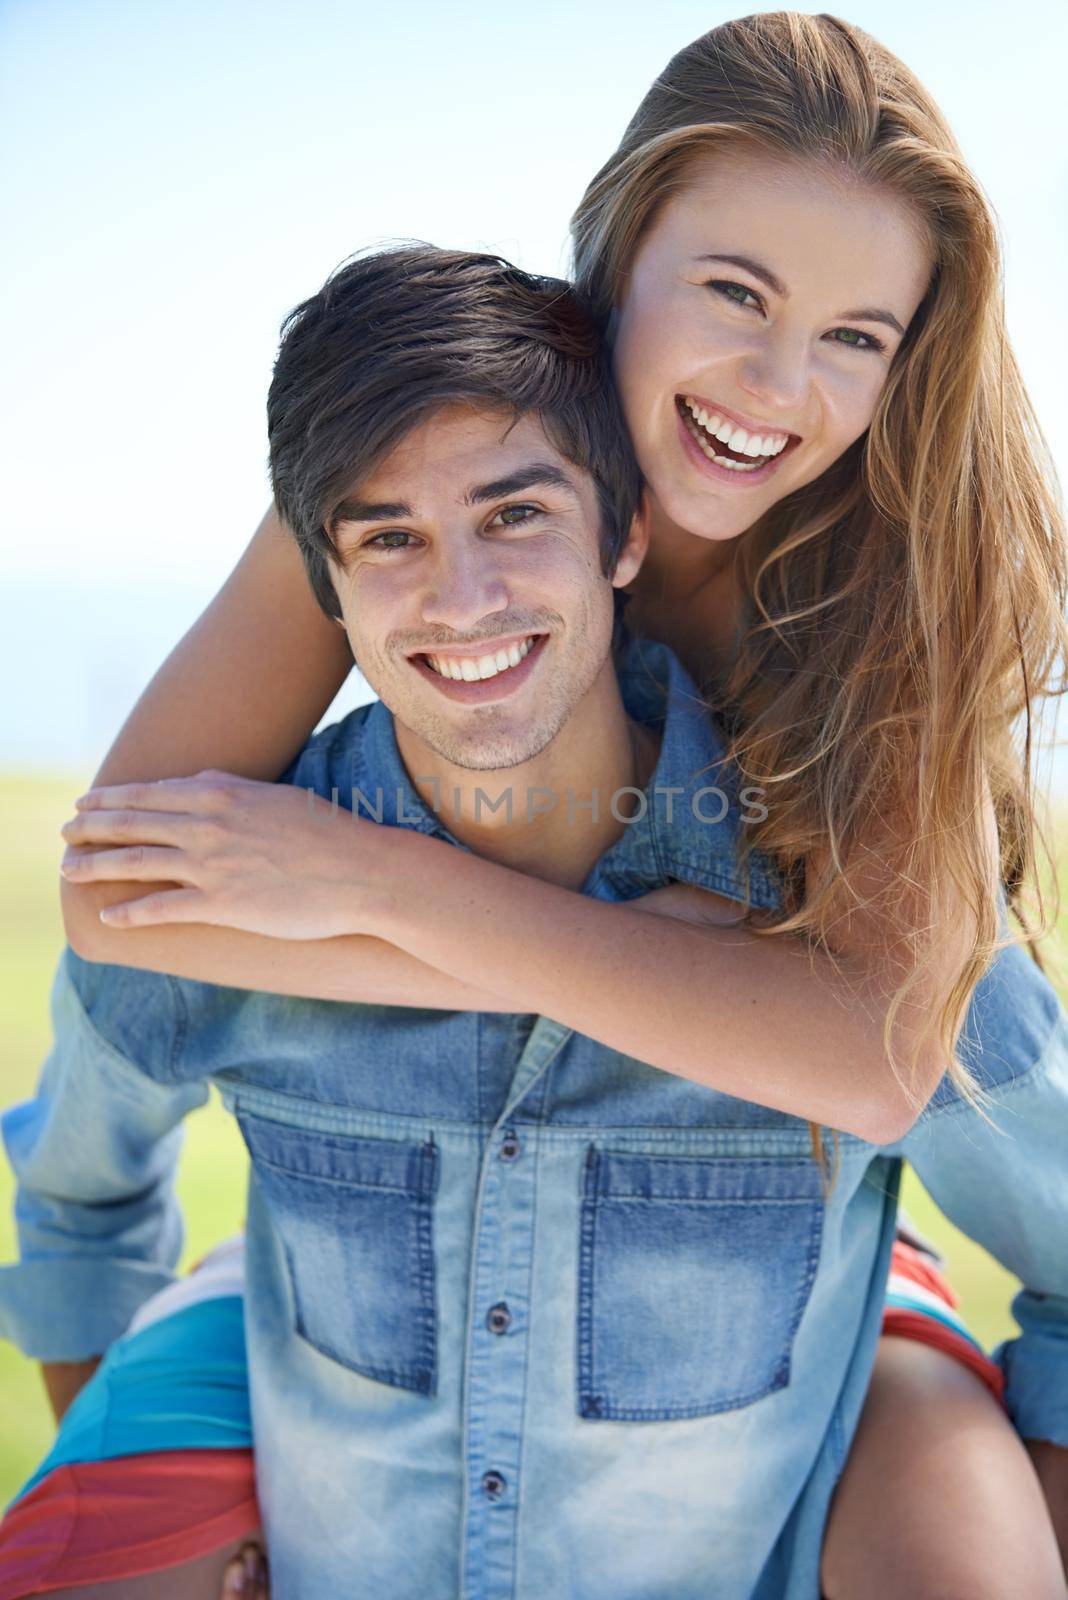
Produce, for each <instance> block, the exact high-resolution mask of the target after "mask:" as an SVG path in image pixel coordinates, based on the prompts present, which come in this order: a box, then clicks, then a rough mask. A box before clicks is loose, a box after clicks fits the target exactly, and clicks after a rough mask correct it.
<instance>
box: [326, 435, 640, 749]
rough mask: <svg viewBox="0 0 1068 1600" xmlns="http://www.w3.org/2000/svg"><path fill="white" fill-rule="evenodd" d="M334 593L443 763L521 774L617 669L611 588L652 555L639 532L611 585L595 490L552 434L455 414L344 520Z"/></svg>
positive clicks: (358, 493) (359, 495)
mask: <svg viewBox="0 0 1068 1600" xmlns="http://www.w3.org/2000/svg"><path fill="white" fill-rule="evenodd" d="M333 534H334V541H335V544H336V545H337V548H338V551H339V554H340V556H341V560H342V563H343V565H342V566H341V567H340V568H334V570H333V578H334V587H335V589H336V591H337V595H338V599H339V601H340V604H341V610H342V618H343V622H344V626H345V629H346V632H347V633H348V636H349V641H350V643H351V645H352V652H353V655H354V657H355V659H356V663H357V665H358V667H359V668H360V671H361V672H362V673H363V675H364V677H365V678H366V679H367V681H368V683H369V684H370V685H371V687H372V688H373V689H374V690H375V691H376V693H377V694H378V695H379V697H380V698H381V699H382V701H383V702H384V703H385V704H386V705H387V706H388V707H389V709H390V711H392V713H393V715H394V716H395V717H396V718H397V720H398V721H399V722H401V723H402V724H403V725H404V726H405V727H406V728H407V729H408V730H409V731H410V732H411V733H412V734H414V735H415V736H416V737H417V738H418V739H420V740H422V741H423V743H424V744H425V745H426V746H428V747H429V749H431V750H433V751H434V752H435V753H436V754H437V755H438V756H440V757H441V758H442V759H444V760H445V761H448V762H451V763H452V764H453V765H454V766H457V767H463V768H468V769H470V770H473V771H480V772H488V771H493V770H498V769H501V768H507V767H513V766H518V765H519V764H520V763H521V762H524V761H529V760H530V759H531V758H532V757H533V756H536V755H537V754H538V753H539V752H540V751H541V750H543V749H544V748H545V747H546V745H548V744H549V743H550V742H551V741H552V740H553V739H554V738H555V737H556V735H557V733H558V732H559V731H560V729H561V728H562V727H563V726H564V724H565V722H567V721H568V720H569V718H570V717H571V716H572V714H573V713H574V711H575V710H576V708H577V707H578V706H579V704H580V702H581V701H582V699H583V697H584V696H585V695H586V693H587V692H588V690H589V689H590V687H591V685H592V684H593V683H594V681H595V680H596V678H597V676H598V674H599V673H600V672H601V671H602V670H606V669H607V670H609V671H611V670H612V665H611V657H610V647H611V638H612V620H613V604H612V588H613V585H615V586H622V585H624V584H626V583H629V582H630V579H631V578H632V577H633V576H634V574H635V573H636V572H637V570H638V567H639V566H640V564H641V558H642V555H643V554H644V551H645V540H644V532H643V530H642V528H641V527H640V524H639V522H638V521H637V520H636V522H635V526H634V528H633V529H632V530H631V534H630V538H629V541H628V544H627V545H626V546H625V547H624V550H623V552H622V554H621V556H620V559H619V563H618V565H617V568H616V572H615V574H614V575H613V577H612V578H611V579H608V578H606V577H605V576H604V574H603V573H602V571H601V566H600V553H599V551H600V514H599V510H598V506H597V494H596V489H595V486H594V483H593V480H592V478H590V477H589V475H588V474H587V473H584V472H582V471H580V469H579V468H578V467H575V466H573V465H572V463H571V462H569V461H567V460H566V459H565V458H564V457H563V456H562V455H560V453H559V451H557V450H556V449H555V448H554V447H553V446H552V444H550V442H549V440H548V438H547V437H546V434H545V432H544V430H543V428H542V426H541V423H540V421H539V420H538V418H537V417H534V416H525V417H523V418H521V419H520V421H519V422H518V423H514V424H513V422H512V420H511V418H510V417H509V416H506V415H504V414H502V413H501V412H497V411H481V410H476V409H475V408H473V407H471V406H468V405H460V404H450V405H447V406H443V407H441V408H440V409H438V410H437V411H434V412H432V413H431V414H430V415H429V416H428V417H426V418H425V419H424V420H422V421H421V422H420V423H418V424H417V425H416V427H414V428H413V429H412V431H411V433H409V434H408V435H407V437H406V438H405V439H403V440H402V441H401V443H400V444H399V445H397V447H396V448H395V449H394V450H393V451H392V452H391V453H390V454H389V455H388V456H387V457H386V458H385V459H384V460H383V461H382V462H381V463H380V465H379V466H378V467H377V468H376V469H375V471H374V472H373V473H372V474H371V476H370V477H369V478H367V479H366V480H365V481H363V482H362V483H360V484H359V485H358V487H357V488H356V489H355V490H354V492H353V493H352V494H350V495H349V496H348V497H347V498H346V500H345V501H344V502H343V504H342V506H341V507H340V508H339V511H338V513H337V515H336V516H335V518H334V522H333Z"/></svg>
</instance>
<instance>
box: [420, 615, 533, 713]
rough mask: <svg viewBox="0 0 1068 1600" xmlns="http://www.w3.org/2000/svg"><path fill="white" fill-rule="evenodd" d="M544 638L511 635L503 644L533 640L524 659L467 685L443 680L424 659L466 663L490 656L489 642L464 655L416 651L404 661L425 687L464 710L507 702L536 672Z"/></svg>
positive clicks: (455, 650) (500, 646)
mask: <svg viewBox="0 0 1068 1600" xmlns="http://www.w3.org/2000/svg"><path fill="white" fill-rule="evenodd" d="M548 637H549V635H548V634H547V633H539V634H533V633H520V634H513V635H511V636H510V638H509V639H508V640H507V643H519V642H520V641H521V640H523V639H530V638H533V639H534V643H533V644H532V645H531V647H530V649H529V650H528V651H527V653H526V655H525V656H524V657H523V659H522V660H521V661H520V663H519V665H518V666H515V667H507V668H505V669H504V670H503V671H501V672H497V673H495V674H494V676H493V677H492V678H474V679H472V680H470V681H468V680H466V679H457V678H445V677H443V676H442V675H441V673H440V672H435V671H434V668H433V667H432V666H431V665H430V663H429V662H428V661H427V659H426V655H427V654H431V655H436V656H441V655H451V656H452V657H453V658H454V659H455V658H456V657H458V656H464V655H466V656H467V657H468V658H469V659H474V658H475V657H476V655H492V654H493V653H494V651H493V649H492V648H491V642H490V641H487V642H486V643H485V644H484V645H479V646H477V647H475V648H472V647H471V646H468V648H467V649H466V650H465V651H461V650H458V649H456V648H455V647H453V648H452V649H451V650H449V651H446V650H433V651H429V652H423V651H419V652H418V654H416V655H410V656H409V657H408V660H409V661H410V663H411V665H412V666H413V667H414V668H415V670H416V671H417V672H418V673H419V674H420V676H421V677H423V678H425V679H426V680H427V681H428V682H429V683H432V684H433V685H434V687H435V689H437V690H438V691H439V693H440V694H443V695H444V696H445V698H446V699H447V700H455V701H457V702H458V703H459V704H460V705H468V706H481V705H490V704H492V703H494V702H495V701H498V700H507V699H509V698H510V697H511V696H512V695H513V694H516V693H517V692H518V691H519V690H520V689H521V688H522V687H523V685H524V684H525V683H526V682H527V681H528V680H529V679H530V678H531V677H532V675H533V673H534V672H535V670H536V668H537V664H538V662H539V661H540V660H541V657H542V655H543V654H544V652H545V643H546V641H547V639H548ZM498 648H501V649H503V648H504V644H503V643H502V644H501V645H499V646H498Z"/></svg>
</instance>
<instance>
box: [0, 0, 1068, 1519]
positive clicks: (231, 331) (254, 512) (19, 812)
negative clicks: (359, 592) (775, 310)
mask: <svg viewBox="0 0 1068 1600" xmlns="http://www.w3.org/2000/svg"><path fill="white" fill-rule="evenodd" d="M759 9H762V10H763V9H771V8H768V7H760V8H759ZM804 9H808V8H804ZM741 10H742V8H741V7H737V8H736V7H731V6H723V5H696V4H693V3H692V0H658V3H657V5H655V6H647V5H636V4H630V3H626V0H622V3H616V4H612V5H609V4H607V3H605V0H588V3H585V4H582V5H578V6H576V5H575V4H574V0H567V3H563V0H540V3H539V4H538V6H537V7H536V8H535V7H508V8H505V7H501V6H499V5H496V4H490V3H489V0H467V3H465V0H460V3H453V4H450V5H449V6H438V5H431V4H430V3H429V0H409V3H408V4H407V5H404V6H393V7H383V6H381V5H378V4H371V3H369V0H348V3H344V4H341V3H336V0H301V4H300V5H299V6H298V5H297V4H296V3H295V0H291V3H288V4H281V3H271V0H255V3H253V0H210V3H208V0H0V149H2V150H3V151H4V152H5V154H4V157H3V162H2V165H0V211H2V214H3V216H4V217H5V219H6V223H7V228H6V237H7V240H8V243H7V246H6V248H5V250H4V252H3V255H2V259H0V283H2V285H3V299H2V307H3V320H2V327H3V336H2V343H3V357H2V361H0V471H2V482H3V485H4V492H3V497H2V501H0V593H2V597H3V598H2V610H0V683H2V685H3V694H2V698H0V851H2V852H3V859H2V860H0V881H2V882H3V884H4V890H5V897H4V904H3V909H2V913H0V1008H2V1009H0V1102H3V1103H4V1104H7V1103H10V1102H11V1101H13V1100H15V1099H18V1098H20V1097H22V1096H24V1095H25V1094H28V1093H29V1092H30V1091H31V1089H32V1085H33V1082H34V1078H35V1076H36V1073H37V1070H38V1068H39V1066H40V1063H41V1060H42V1058H43V1056H44V1054H45V1052H46V1051H47V1049H48V1046H49V1041H50V1028H49V1020H48V991H49V986H50V983H51V978H52V972H53V968H54V964H55V960H56V957H57V955H58V953H59V951H60V949H61V948H62V939H63V934H62V924H61V921H60V917H59V907H58V888H57V884H58V862H59V857H60V854H61V853H62V841H61V839H60V837H59V833H58V829H59V826H60V824H61V823H62V822H63V821H64V819H65V818H66V817H68V816H69V815H71V813H72V810H73V798H74V796H75V795H77V794H79V793H80V792H81V791H82V789H83V788H84V787H86V786H87V785H88V784H89V782H90V781H91V779H92V776H93V774H94V772H95V770H96V768H97V766H98V765H99V763H100V761H101V759H102V757H103V755H104V752H105V751H106V749H107V747H108V745H109V743H110V741H111V739H112V738H113V737H114V735H115V733H116V732H117V730H118V728H119V725H120V724H121V722H122V720H123V718H124V717H125V715H126V713H127V712H128V711H129V709H130V707H131V706H132V705H133V703H134V701H135V700H136V698H137V696H138V694H139V693H140V690H141V689H142V688H143V686H144V684H145V682H146V681H147V680H148V678H149V677H150V676H151V674H152V672H153V671H154V670H155V668H156V667H157V666H158V665H159V663H160V661H162V659H163V658H164V657H165V656H166V654H167V653H168V651H169V650H170V648H171V647H172V645H173V644H174V643H175V642H176V641H177V639H178V638H179V637H180V636H181V635H182V633H183V632H184V631H185V629H186V628H187V627H188V626H189V624H190V623H191V622H192V621H193V619H194V618H195V617H196V616H197V615H198V614H199V612H200V611H201V609H202V608H203V607H204V605H205V604H206V603H207V602H208V600H209V599H210V598H211V597H212V595H213V594H214V593H215V592H216V590H217V589H218V588H219V587H220V585H221V584H222V582H223V580H224V578H225V577H226V576H227V574H228V573H229V572H230V570H231V568H232V567H233V566H234V564H235V563H236V561H237V559H238V557H239V555H240V553H241V551H242V550H243V548H244V546H245V544H246V543H247V541H248V539H249V538H250V536H251V533H252V530H253V528H254V526H255V524H256V523H257V521H258V519H259V517H260V515H261V514H262V511H263V509H264V507H265V505H266V503H267V501H268V498H269V493H268V486H267V473H266V464H265V463H266V437H265V426H264V400H265V396H266V390H267V384H268V381H269V378H270V371H271V365H272V362H273V359H274V354H275V350H276V344H277V335H278V327H279V324H280V322H281V320H282V317H283V316H284V315H285V313H286V312H287V311H288V310H289V308H290V307H291V306H293V305H294V304H295V303H296V302H297V301H299V300H300V299H302V298H303V297H304V296H306V295H307V294H309V293H311V292H312V291H314V290H315V289H316V288H317V287H318V286H319V284H320V283H321V282H322V280H323V278H324V277H325V276H326V275H327V273H328V272H329V271H330V270H331V269H332V268H333V267H334V266H336V264H337V263H338V262H339V261H341V260H342V259H343V258H344V257H346V256H348V255H349V254H351V253H352V252H353V251H354V250H356V249H359V248H361V247H364V246H367V245H372V244H375V243H382V242H386V241H388V240H394V239H399V238H423V239H428V240H430V241H432V242H434V243H436V244H442V245H450V246H459V247H468V248H477V249H492V250H496V251H500V252H501V253H503V254H505V255H507V256H510V257H511V258H512V259H513V260H515V261H516V262H518V263H519V264H520V265H522V266H524V267H527V268H531V269H536V270H541V271H551V272H562V271H564V270H566V260H567V258H566V236H567V222H568V217H569V215H570V212H571V210H572V208H573V206H574V204H575V203H576V201H577V200H578V198H579V196H580V194H581V192H582V190H583V188H584V187H585V185H586V183H587V182H588V180H589V178H590V177H591V176H592V174H593V173H594V171H595V170H596V169H597V168H598V167H599V166H600V165H601V163H602V162H603V161H604V160H605V158H606V157H607V156H608V155H609V153H610V152H611V150H612V148H613V146H614V145H615V143H616V142H617V140H618V137H619V135H620V133H621V132H622V129H623V127H624V125H625V124H626V122H627V120H628V119H629V117H630V115H631V113H632V111H633V110H634V108H635V106H636V105H637V103H638V101H639V99H640V98H641V96H642V95H643V94H644V92H645V90H646V88H647V87H648V85H649V83H650V81H651V80H652V79H653V78H654V77H655V76H656V74H657V72H658V71H659V70H660V68H661V67H662V66H663V65H664V64H665V62H666V61H667V60H668V58H669V57H670V56H671V55H672V54H673V53H674V52H675V51H676V50H678V49H679V48H681V46H682V45H684V44H686V43H687V42H688V41H689V40H690V39H692V38H693V37H695V36H696V35H697V34H699V33H702V32H704V31H705V30H706V29H708V28H711V27H714V26H715V25H716V24H717V23H719V22H721V21H724V20H725V19H726V18H728V17H729V16H732V15H736V14H740V11H741ZM844 14H845V15H846V16H847V17H848V18H849V20H851V21H854V22H857V23H859V24H861V26H863V27H865V28H867V29H868V30H869V31H870V32H871V33H873V34H875V35H876V36H877V37H878V38H880V39H881V40H882V41H883V42H884V43H886V44H887V45H888V46H890V47H891V48H892V49H893V50H895V51H896V52H897V53H898V54H899V55H901V56H902V57H903V59H904V60H905V61H906V62H907V63H908V64H909V65H910V66H911V67H912V68H913V69H914V70H915V71H916V72H917V73H918V75H919V76H920V77H921V79H922V80H923V81H924V82H925V83H926V84H927V86H928V88H929V89H930V90H931V91H932V92H933V94H934V95H935V97H936V98H937V99H938V100H939V101H940V103H941V105H942V107H943V109H944V110H945V111H946V113H947V115H948V117H949V119H950V121H951V123H952V124H953V126H954V128H955V129H956V132H957V135H958V137H959V139H960V142H961V144H962V146H963V148H964V153H965V156H966V158H967V159H968V160H969V162H970V164H971V165H972V167H973V169H974V170H975V171H976V173H977V174H978V176H979V178H980V180H981V181H982V183H983V184H984V186H985V188H986V190H987V192H988V194H989V196H990V198H991V200H992V202H993V204H994V207H995V209H996V211H997V213H998V215H999V217H1000V220H1001V225H1002V231H1003V236H1004V244H1005V258H1006V275H1005V276H1006V297H1007V304H1008V316H1009V326H1010V331H1011V335H1012V338H1013V341H1014V344H1015V347H1016V350H1017V354H1018V356H1019V358H1020V361H1021V365H1022V367H1023V371H1024V375H1025V378H1026V379H1027V382H1028V384H1029V386H1030V390H1031V393H1032V397H1033V399H1034V401H1035V405H1036V409H1037V411H1038V415H1039V418H1040V420H1041V421H1042V423H1043V425H1044V427H1045V430H1046V433H1047V436H1048V438H1049V441H1050V444H1051V446H1052V449H1053V452H1054V456H1055V458H1056V459H1057V460H1058V461H1059V463H1060V464H1061V469H1062V472H1063V468H1064V463H1065V461H1066V459H1068V391H1066V388H1065V384H1064V381H1063V366H1064V359H1065V358H1064V352H1065V350H1066V348H1068V339H1066V335H1068V312H1066V309H1065V297H1064V294H1063V283H1064V281H1065V270H1066V267H1068V182H1066V176H1068V159H1066V155H1065V151H1066V149H1068V142H1066V140H1065V132H1066V128H1065V115H1064V110H1063V104H1064V100H1063V63H1064V61H1065V59H1066V52H1068V9H1066V8H1065V7H1064V6H1063V4H1062V3H1061V0H1034V3H1033V4H1032V5H1031V6H1030V7H1029V8H1028V12H1027V17H1026V26H1017V25H1016V24H1015V21H1014V19H1013V18H1012V17H1011V16H1009V15H1007V14H1006V12H1005V8H1004V6H1003V5H1002V4H1000V3H996V0H975V3H970V4H964V3H963V0H950V3H948V4H943V5H940V6H938V7H932V6H931V5H930V4H929V3H927V0H923V3H920V0H894V3H893V4H891V3H890V0H857V3H853V4H851V5H850V6H849V7H848V8H847V9H846V10H845V13H844ZM367 698H369V691H368V690H367V687H366V685H365V684H363V683H361V682H360V681H359V679H358V675H357V674H356V673H355V672H354V673H353V675H352V679H351V681H350V682H349V683H348V684H347V685H346V686H345V688H344V689H343V690H342V693H341V695H340V696H339V698H338V700H337V701H336V702H335V703H334V705H333V706H332V707H331V708H330V710H329V711H328V712H327V713H326V716H325V717H324V719H323V720H324V721H327V722H332V721H334V720H336V718H337V717H338V716H339V715H342V714H343V713H344V711H346V710H347V709H348V708H349V707H350V706H351V705H353V704H355V703H358V702H359V701H361V700H365V699H367ZM1053 732H1054V728H1053V726H1052V723H1050V724H1049V725H1048V728H1047V733H1048V736H1049V737H1052V735H1053ZM1035 776H1036V781H1037V782H1038V784H1039V787H1040V789H1041V790H1042V792H1043V793H1044V794H1047V795H1048V796H1049V797H1050V803H1051V811H1050V818H1051V826H1052V830H1053V835H1054V839H1055V841H1056V840H1059V839H1060V838H1062V837H1066V838H1068V833H1066V832H1065V824H1064V823H1063V822H1062V818H1063V817H1064V806H1065V802H1068V758H1066V757H1065V755H1064V753H1057V754H1055V755H1054V756H1053V757H1052V759H1050V758H1049V757H1045V758H1042V759H1041V760H1040V761H1039V762H1038V763H1037V765H1036V769H1035ZM181 1183H182V1193H183V1200H184V1203H185V1206H186V1214H187V1219H188V1224H189V1238H188V1245H187V1257H186V1258H187V1260H188V1259H190V1258H191V1257H195V1255H196V1254H198V1253H201V1252H202V1251H203V1250H204V1249H206V1248H207V1247H208V1246H210V1245H211V1244H212V1243H214V1242H215V1241H216V1240H218V1239H219V1238H221V1237H222V1236H223V1235H224V1234H226V1233H229V1232H231V1231H233V1230H234V1229H235V1228H236V1227H238V1226H240V1222H241V1216H242V1200H243V1183H244V1156H243V1146H241V1144H240V1142H239V1140H238V1138H237V1136H236V1134H235V1133H234V1132H233V1131H232V1130H231V1128H230V1126H229V1123H228V1121H227V1120H226V1119H225V1118H224V1117H223V1115H222V1113H221V1112H220V1111H219V1109H218V1108H217V1107H212V1108H211V1109H209V1110H206V1111H204V1112H202V1113H199V1114H198V1115H197V1116H195V1117H193V1118H192V1119H190V1123H189V1135H188V1140H187V1148H186V1153H185V1157H184V1159H183V1167H182V1174H181ZM907 1198H908V1204H909V1207H910V1211H911V1212H912V1214H913V1215H914V1217H915V1219H916V1221H917V1222H918V1224H919V1225H920V1226H921V1228H922V1229H923V1230H924V1231H926V1232H928V1233H930V1234H932V1235H934V1236H936V1237H937V1239H938V1240H939V1242H940V1243H941V1244H942V1246H943V1248H944V1249H945V1250H946V1252H947V1254H948V1255H949V1258H950V1263H951V1268H952V1273H953V1278H954V1282H955V1284H956V1286H957V1288H958V1290H959V1292H960V1293H961V1297H962V1300H963V1310H964V1312H965V1314H966V1315H967V1317H968V1318H969V1320H970V1321H971V1323H972V1325H973V1327H974V1329H975V1331H976V1332H977V1334H978V1335H979V1336H980V1337H981V1338H982V1339H984V1340H985V1341H986V1342H987V1343H988V1344H993V1343H994V1342H996V1340H997V1339H1000V1338H1002V1337H1005V1336H1006V1335H1007V1334H1009V1333H1011V1332H1012V1331H1013V1325H1012V1323H1011V1319H1010V1318H1009V1315H1008V1301H1009V1297H1010V1295H1011V1291H1012V1284H1011V1281H1010V1280H1009V1279H1008V1278H1007V1275H1006V1274H1005V1273H1003V1272H1002V1271H1001V1270H1000V1269H999V1268H998V1267H997V1266H996V1265H995V1264H994V1263H992V1262H990V1260H989V1258H987V1257H986V1256H985V1255H984V1253H983V1252H982V1251H980V1250H978V1249H977V1248H976V1247H974V1246H972V1245H971V1244H970V1243H969V1241H967V1240H964V1239H962V1238H961V1237H960V1236H959V1235H956V1234H955V1233H954V1232H953V1230H952V1229H950V1228H949V1227H948V1225H947V1224H945V1223H944V1221H943V1220H942V1219H940V1218H939V1217H938V1216H937V1214H936V1213H935V1212H934V1210H933V1207H931V1205H930V1203H929V1202H928V1201H927V1200H926V1197H925V1196H923V1194H922V1193H921V1192H919V1191H918V1189H917V1188H916V1186H915V1184H914V1183H913V1182H912V1180H911V1179H910V1180H909V1189H908V1196H907ZM10 1201H11V1183H10V1175H9V1172H8V1170H7V1167H6V1163H5V1162H3V1161H0V1258H2V1259H5V1260H9V1259H11V1257H12V1255H13V1249H14V1246H13V1237H14V1236H13V1225H12V1222H11V1216H10V1211H11V1205H10ZM50 1432H51V1428H50V1421H49V1414H48V1412H47V1407H46V1405H45V1402H44V1398H43V1392H42V1390H41V1387H40V1382H39V1379H38V1377H37V1374H36V1372H35V1370H34V1369H33V1367H32V1366H31V1365H30V1364H28V1363H26V1362H24V1361H23V1360H22V1358H21V1357H20V1356H19V1355H18V1354H17V1352H15V1351H14V1350H12V1349H11V1347H10V1346H0V1504H3V1503H6V1501H7V1500H8V1499H10V1497H11V1495H13V1494H14V1493H15V1491H16V1489H17V1488H18V1486H19V1484H20V1483H21V1481H22V1480H23V1479H24V1478H25V1477H26V1476H27V1475H28V1474H29V1472H30V1470H31V1469H32V1467H33V1465H34V1464H35V1463H36V1460H37V1459H38V1457H39V1456H40V1454H41V1453H42V1452H43V1449H44V1448H45V1446H46V1444H47V1441H48V1438H49V1436H50Z"/></svg>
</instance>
